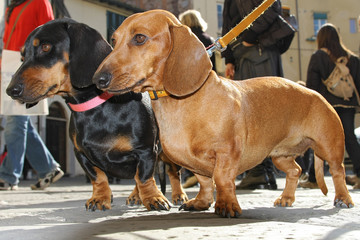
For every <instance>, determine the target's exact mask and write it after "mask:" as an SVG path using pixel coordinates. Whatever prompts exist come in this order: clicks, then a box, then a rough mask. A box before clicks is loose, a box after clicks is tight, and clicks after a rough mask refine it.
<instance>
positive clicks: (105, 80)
mask: <svg viewBox="0 0 360 240" xmlns="http://www.w3.org/2000/svg"><path fill="white" fill-rule="evenodd" d="M111 79H112V75H111V73H103V72H102V73H97V74H95V75H94V78H93V82H94V83H95V84H96V86H97V87H98V88H99V89H104V88H108V87H109V85H110V82H111Z"/></svg>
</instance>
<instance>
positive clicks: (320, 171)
mask: <svg viewBox="0 0 360 240" xmlns="http://www.w3.org/2000/svg"><path fill="white" fill-rule="evenodd" d="M314 155H315V156H314V161H315V163H314V167H315V178H316V182H317V184H318V186H319V188H320V190H321V191H322V193H323V194H324V195H327V193H328V189H327V186H326V183H325V180H324V161H323V160H322V159H321V158H319V157H318V156H316V154H314Z"/></svg>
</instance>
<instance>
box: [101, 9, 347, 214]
mask: <svg viewBox="0 0 360 240" xmlns="http://www.w3.org/2000/svg"><path fill="white" fill-rule="evenodd" d="M136 34H143V35H145V36H147V41H146V42H145V43H144V44H142V45H139V46H138V45H136V44H133V41H132V39H133V38H134V36H135V35H136ZM114 38H115V40H116V45H115V47H114V51H113V52H112V53H111V54H110V55H109V56H108V57H107V58H106V59H105V60H104V61H103V63H102V64H101V65H100V66H99V68H98V71H97V73H98V74H101V73H107V74H111V76H112V79H111V82H110V85H109V86H108V87H107V88H106V90H108V91H109V92H113V93H117V92H123V91H129V90H133V91H135V92H140V91H145V90H166V91H167V92H169V93H170V94H171V96H170V97H163V98H160V99H158V100H156V101H153V102H152V105H153V109H154V112H155V116H156V119H157V122H158V124H159V128H160V140H161V143H162V146H163V150H164V152H165V154H166V155H167V156H168V157H169V158H170V159H171V161H173V162H175V163H176V164H179V165H181V166H184V167H186V168H188V169H189V170H191V171H193V172H194V173H195V174H196V176H197V177H198V180H199V183H200V192H199V194H198V195H197V196H196V198H195V199H191V200H189V201H188V202H186V203H185V204H184V205H183V207H182V208H184V209H186V210H203V209H208V208H209V206H210V204H211V203H212V202H213V195H212V194H213V180H214V181H215V184H216V191H217V195H216V204H215V211H216V212H217V213H218V214H221V215H223V216H228V217H234V216H238V215H239V214H240V213H241V208H240V206H239V204H238V201H237V198H236V195H235V183H234V181H235V178H236V176H237V175H238V174H239V173H242V172H244V171H246V170H248V169H251V168H252V167H254V166H256V165H257V164H259V163H261V162H262V160H263V159H264V158H265V157H267V156H271V157H272V159H273V162H274V164H275V165H276V166H277V167H278V168H279V169H281V170H282V171H284V172H285V173H286V174H287V175H286V186H285V189H284V191H283V193H282V194H281V196H280V197H279V198H278V199H277V200H276V201H275V205H279V206H291V205H292V204H293V202H294V201H295V194H294V193H295V189H296V186H297V181H298V177H299V175H300V174H301V168H300V167H299V166H298V165H297V164H296V162H295V157H296V156H299V155H301V154H303V153H304V152H305V151H306V150H307V149H308V148H310V147H311V148H312V149H314V151H315V154H316V155H317V156H318V157H319V158H320V159H322V160H326V161H328V163H329V165H330V168H331V170H330V171H331V173H332V175H333V178H334V184H335V190H336V194H335V201H340V202H342V203H344V204H345V205H346V206H348V207H351V206H353V205H354V203H353V201H352V199H351V197H350V195H349V192H348V190H347V188H346V185H345V180H344V177H345V175H344V167H343V165H342V161H343V155H344V133H343V129H342V125H341V121H340V119H339V117H338V116H337V114H336V112H335V110H334V109H333V108H332V107H331V106H330V105H329V104H328V103H327V102H326V100H325V99H324V98H323V97H321V96H320V95H319V94H318V93H316V92H314V91H311V90H309V89H306V88H305V87H303V86H300V85H299V84H296V83H293V82H292V81H289V80H286V79H282V78H278V77H263V78H257V79H250V80H245V81H231V80H229V79H225V78H220V77H218V76H217V75H216V74H215V72H213V71H211V63H210V60H209V58H208V57H207V55H206V51H205V49H204V46H203V45H202V44H201V42H200V41H199V40H198V39H197V38H196V37H195V36H194V35H193V34H191V32H190V30H189V29H188V28H187V27H185V26H183V25H181V24H180V23H179V21H178V20H177V19H176V18H175V17H174V16H173V15H172V14H170V13H169V12H166V11H162V10H153V11H148V12H145V13H140V14H135V15H133V16H131V17H129V18H128V19H126V20H125V21H124V23H123V24H122V25H121V26H120V27H119V28H118V29H117V30H116V32H115V33H114ZM205 56H206V57H205ZM95 82H96V79H95Z"/></svg>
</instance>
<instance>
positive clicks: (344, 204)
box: [334, 196, 354, 208]
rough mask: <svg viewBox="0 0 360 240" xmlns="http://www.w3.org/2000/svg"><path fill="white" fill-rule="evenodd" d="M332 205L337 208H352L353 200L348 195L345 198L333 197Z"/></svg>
mask: <svg viewBox="0 0 360 240" xmlns="http://www.w3.org/2000/svg"><path fill="white" fill-rule="evenodd" d="M334 206H335V207H337V208H353V207H354V202H353V201H352V199H351V197H350V196H349V197H348V198H347V199H339V198H335V200H334Z"/></svg>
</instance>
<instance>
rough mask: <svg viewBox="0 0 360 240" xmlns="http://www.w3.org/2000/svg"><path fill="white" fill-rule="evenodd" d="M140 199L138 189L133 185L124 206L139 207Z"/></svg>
mask: <svg viewBox="0 0 360 240" xmlns="http://www.w3.org/2000/svg"><path fill="white" fill-rule="evenodd" d="M141 204H142V202H141V199H140V196H139V189H138V187H137V185H136V184H135V188H134V190H133V191H132V192H131V193H130V195H129V197H128V198H127V199H126V205H130V206H134V205H141Z"/></svg>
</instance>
